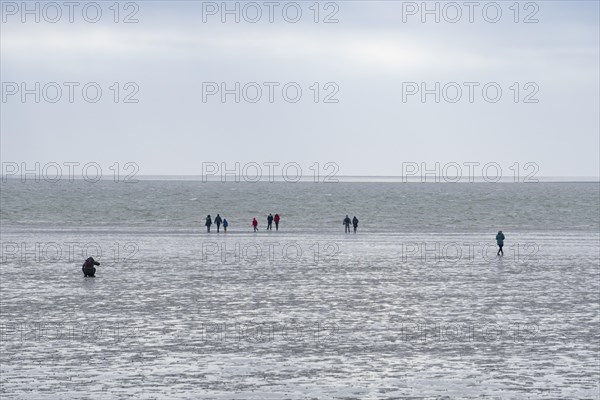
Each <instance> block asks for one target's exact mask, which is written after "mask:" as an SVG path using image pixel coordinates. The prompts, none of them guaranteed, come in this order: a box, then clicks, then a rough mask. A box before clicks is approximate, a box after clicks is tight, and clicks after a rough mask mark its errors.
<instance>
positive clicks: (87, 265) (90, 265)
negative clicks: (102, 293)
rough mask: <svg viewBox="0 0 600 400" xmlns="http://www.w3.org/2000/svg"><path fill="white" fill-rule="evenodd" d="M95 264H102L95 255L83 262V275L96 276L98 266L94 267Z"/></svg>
mask: <svg viewBox="0 0 600 400" xmlns="http://www.w3.org/2000/svg"><path fill="white" fill-rule="evenodd" d="M94 265H100V263H99V262H98V261H96V260H94V258H93V257H89V258H88V259H87V260H85V261H84V262H83V265H82V266H81V270H82V271H83V277H84V278H85V277H88V276H89V277H91V278H95V277H96V275H95V274H96V267H94Z"/></svg>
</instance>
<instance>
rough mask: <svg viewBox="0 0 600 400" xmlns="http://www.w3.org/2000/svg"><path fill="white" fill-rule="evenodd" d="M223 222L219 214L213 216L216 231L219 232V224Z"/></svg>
mask: <svg viewBox="0 0 600 400" xmlns="http://www.w3.org/2000/svg"><path fill="white" fill-rule="evenodd" d="M222 223H223V219H222V218H221V216H220V215H219V214H217V216H216V217H215V225H217V233H219V228H221V224H222Z"/></svg>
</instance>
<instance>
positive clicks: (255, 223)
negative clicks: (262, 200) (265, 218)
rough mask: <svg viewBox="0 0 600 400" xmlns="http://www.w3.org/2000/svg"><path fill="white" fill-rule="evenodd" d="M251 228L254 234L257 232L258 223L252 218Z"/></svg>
mask: <svg viewBox="0 0 600 400" xmlns="http://www.w3.org/2000/svg"><path fill="white" fill-rule="evenodd" d="M252 227H253V228H254V232H256V231H257V230H258V221H257V220H256V218H252Z"/></svg>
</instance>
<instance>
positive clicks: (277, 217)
mask: <svg viewBox="0 0 600 400" xmlns="http://www.w3.org/2000/svg"><path fill="white" fill-rule="evenodd" d="M280 219H281V218H279V214H275V217H274V218H273V221H275V230H276V231H278V230H279V220H280Z"/></svg>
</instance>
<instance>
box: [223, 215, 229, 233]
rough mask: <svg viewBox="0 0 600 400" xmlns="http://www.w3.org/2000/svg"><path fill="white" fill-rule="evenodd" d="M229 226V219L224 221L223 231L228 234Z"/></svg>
mask: <svg viewBox="0 0 600 400" xmlns="http://www.w3.org/2000/svg"><path fill="white" fill-rule="evenodd" d="M228 226H229V222H227V218H225V219H224V220H223V231H224V232H225V233H227V227H228Z"/></svg>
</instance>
